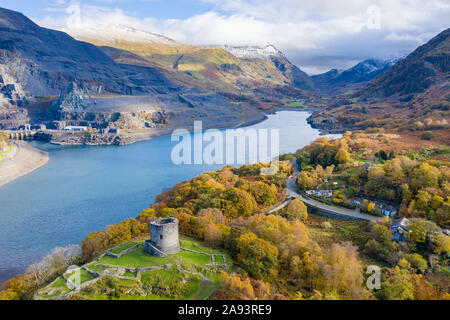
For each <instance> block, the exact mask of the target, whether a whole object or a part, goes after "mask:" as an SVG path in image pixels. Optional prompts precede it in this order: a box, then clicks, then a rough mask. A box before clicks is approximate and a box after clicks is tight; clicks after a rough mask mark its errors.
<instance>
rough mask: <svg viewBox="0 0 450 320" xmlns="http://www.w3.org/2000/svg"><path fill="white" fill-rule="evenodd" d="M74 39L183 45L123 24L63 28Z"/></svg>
mask: <svg viewBox="0 0 450 320" xmlns="http://www.w3.org/2000/svg"><path fill="white" fill-rule="evenodd" d="M64 31H65V32H67V33H69V34H70V35H71V36H72V37H74V38H75V39H95V40H98V41H102V42H114V41H120V40H124V41H130V42H146V43H156V44H164V45H169V46H184V45H185V44H183V43H181V42H178V41H175V40H173V39H170V38H168V37H165V36H163V35H160V34H156V33H152V32H149V31H144V30H139V29H136V28H133V27H130V26H125V25H97V26H95V28H70V29H67V30H64Z"/></svg>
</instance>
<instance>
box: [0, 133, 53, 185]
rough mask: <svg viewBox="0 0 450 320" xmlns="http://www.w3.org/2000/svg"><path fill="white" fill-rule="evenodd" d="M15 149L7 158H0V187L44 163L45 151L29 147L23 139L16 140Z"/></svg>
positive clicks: (46, 154) (45, 160)
mask: <svg viewBox="0 0 450 320" xmlns="http://www.w3.org/2000/svg"><path fill="white" fill-rule="evenodd" d="M16 147H17V150H15V154H14V155H13V156H11V157H9V158H6V159H3V160H1V159H0V187H1V186H3V185H5V184H7V183H9V182H11V181H13V180H15V179H17V178H20V177H22V176H24V175H26V174H28V173H30V172H33V171H34V170H36V169H38V168H40V167H42V166H43V165H45V164H46V163H47V162H48V160H49V156H48V153H47V152H44V151H41V150H38V149H36V148H33V147H31V146H30V145H29V144H28V143H26V142H25V141H18V142H16Z"/></svg>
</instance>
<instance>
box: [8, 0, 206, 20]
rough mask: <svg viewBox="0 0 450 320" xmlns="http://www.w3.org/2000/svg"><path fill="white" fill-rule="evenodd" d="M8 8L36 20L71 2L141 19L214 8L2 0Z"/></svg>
mask: <svg viewBox="0 0 450 320" xmlns="http://www.w3.org/2000/svg"><path fill="white" fill-rule="evenodd" d="M0 3H1V5H2V6H5V7H6V8H8V9H11V10H15V11H20V12H22V13H24V14H25V15H27V16H29V17H33V18H34V19H37V20H39V19H44V18H45V17H47V16H49V10H51V9H55V8H61V7H67V6H68V5H69V4H71V3H72V4H76V3H79V4H83V3H84V4H91V5H96V6H102V7H106V8H110V9H115V8H120V9H122V10H124V11H127V12H129V13H130V14H131V15H133V16H135V17H138V18H142V19H143V18H147V17H149V16H152V17H157V18H160V19H186V18H189V17H191V16H193V15H196V14H201V13H203V12H207V11H209V10H211V9H212V7H213V6H212V5H211V3H208V2H207V1H197V0H136V1H128V0H91V1H65V0H13V1H0Z"/></svg>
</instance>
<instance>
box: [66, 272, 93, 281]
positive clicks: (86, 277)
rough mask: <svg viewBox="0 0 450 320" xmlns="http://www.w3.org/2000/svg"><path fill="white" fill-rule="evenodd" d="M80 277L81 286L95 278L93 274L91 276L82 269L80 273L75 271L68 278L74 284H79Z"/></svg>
mask: <svg viewBox="0 0 450 320" xmlns="http://www.w3.org/2000/svg"><path fill="white" fill-rule="evenodd" d="M78 277H79V280H80V284H81V283H84V282H86V281H89V280H92V279H94V278H95V277H94V276H93V275H92V274H90V273H89V272H87V271H86V270H84V269H80V271H79V273H78V271H75V272H74V273H72V274H71V275H70V276H69V277H68V278H69V279H70V280H72V281H73V282H75V283H77V281H78Z"/></svg>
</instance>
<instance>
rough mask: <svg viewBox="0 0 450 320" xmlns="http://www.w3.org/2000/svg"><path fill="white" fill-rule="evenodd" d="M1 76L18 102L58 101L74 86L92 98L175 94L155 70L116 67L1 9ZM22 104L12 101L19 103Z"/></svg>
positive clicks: (77, 44)
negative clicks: (38, 98)
mask: <svg viewBox="0 0 450 320" xmlns="http://www.w3.org/2000/svg"><path fill="white" fill-rule="evenodd" d="M0 64H1V65H2V68H1V69H0V76H2V78H3V79H9V82H10V83H13V84H14V86H15V88H13V89H15V90H16V91H18V92H21V93H22V97H21V98H22V100H23V99H24V98H25V99H27V98H28V99H32V98H33V97H34V96H43V95H58V94H60V93H61V92H65V91H66V89H67V87H68V86H69V84H70V83H72V82H76V83H78V84H79V85H82V86H83V87H85V88H87V89H88V90H89V91H90V92H94V93H105V92H106V93H116V94H146V93H168V92H172V91H177V90H179V87H177V86H176V85H174V84H172V83H171V82H170V81H169V80H167V79H166V78H165V77H164V76H163V75H162V74H161V73H159V72H158V71H157V70H155V69H153V68H149V67H141V66H133V65H124V64H119V63H116V62H114V61H113V60H112V59H111V58H109V57H108V56H107V55H106V54H104V53H103V52H102V51H101V50H100V49H98V48H97V47H95V46H94V45H91V44H88V43H85V42H81V41H77V40H75V39H73V38H72V37H70V36H69V35H67V34H66V33H64V32H59V31H55V30H50V29H46V28H42V27H39V26H38V25H36V24H35V23H34V22H32V21H31V20H30V19H28V18H27V17H25V16H24V15H23V14H21V13H18V12H15V11H11V10H7V9H3V8H0ZM17 100H20V99H17V97H16V99H11V101H10V102H11V103H13V104H15V103H17Z"/></svg>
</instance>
